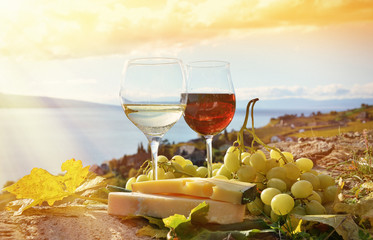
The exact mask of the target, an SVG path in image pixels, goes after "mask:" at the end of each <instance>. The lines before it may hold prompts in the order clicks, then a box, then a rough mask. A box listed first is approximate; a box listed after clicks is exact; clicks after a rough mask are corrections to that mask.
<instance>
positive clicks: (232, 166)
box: [224, 146, 241, 173]
mask: <svg viewBox="0 0 373 240" xmlns="http://www.w3.org/2000/svg"><path fill="white" fill-rule="evenodd" d="M239 154H240V150H239V149H238V148H237V147H234V146H232V147H229V148H228V150H227V152H226V153H225V155H224V165H225V166H226V167H227V169H228V170H229V171H230V172H232V173H235V172H237V170H238V169H239V168H240V166H241V162H240V158H239Z"/></svg>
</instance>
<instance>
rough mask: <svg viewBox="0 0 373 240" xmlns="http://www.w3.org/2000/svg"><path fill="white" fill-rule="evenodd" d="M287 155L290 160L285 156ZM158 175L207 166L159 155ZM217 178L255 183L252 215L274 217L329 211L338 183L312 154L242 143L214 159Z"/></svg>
mask: <svg viewBox="0 0 373 240" xmlns="http://www.w3.org/2000/svg"><path fill="white" fill-rule="evenodd" d="M284 157H285V158H286V161H285V160H284ZM158 164H159V165H158V179H171V178H182V177H207V168H206V167H204V166H197V165H194V164H193V162H192V161H190V160H189V159H185V158H184V157H182V156H179V155H176V156H174V157H172V159H170V160H169V159H167V157H165V156H158ZM212 169H213V178H220V179H226V180H231V181H241V182H249V183H255V184H256V185H257V188H258V196H257V198H256V199H255V200H254V201H253V202H250V203H248V204H247V209H248V211H249V212H250V214H252V215H261V214H265V215H266V216H269V217H270V218H271V219H272V220H273V221H277V220H278V218H279V216H284V215H288V214H290V215H291V214H299V215H314V214H325V213H326V209H325V207H324V205H325V204H326V203H329V202H333V201H334V199H335V198H336V195H337V192H338V187H337V185H336V184H335V180H334V179H333V178H332V177H331V176H329V175H326V174H321V173H319V172H318V171H316V170H314V169H313V162H312V160H310V159H308V158H299V159H297V160H294V158H293V155H292V154H291V153H290V152H281V151H280V150H278V149H276V150H271V151H270V152H269V158H267V157H266V155H265V154H264V152H263V151H261V150H257V151H255V152H253V153H249V152H241V151H240V149H239V148H238V147H235V146H231V147H229V148H228V150H227V152H226V154H225V156H224V163H213V165H212ZM151 179H153V171H152V170H150V169H148V170H147V171H143V173H142V174H140V175H138V176H137V177H132V178H130V179H129V180H128V181H127V184H126V188H127V189H129V190H131V184H132V183H133V182H141V181H149V180H151Z"/></svg>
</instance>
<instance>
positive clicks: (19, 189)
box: [4, 168, 68, 205]
mask: <svg viewBox="0 0 373 240" xmlns="http://www.w3.org/2000/svg"><path fill="white" fill-rule="evenodd" d="M4 190H6V191H8V192H10V193H13V194H15V195H16V197H17V198H18V199H21V198H30V199H34V200H35V201H36V202H37V204H39V201H40V203H42V202H43V201H47V202H48V204H49V205H52V204H53V203H54V202H55V201H57V200H61V199H63V198H64V197H66V196H68V193H67V192H65V185H64V184H63V182H62V181H61V178H60V177H59V176H54V175H52V174H50V173H49V172H48V171H46V170H44V169H42V168H33V169H32V170H31V173H30V174H29V175H26V176H24V177H23V178H21V179H20V180H18V181H17V182H16V183H14V184H13V185H10V186H9V187H6V188H4Z"/></svg>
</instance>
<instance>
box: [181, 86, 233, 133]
mask: <svg viewBox="0 0 373 240" xmlns="http://www.w3.org/2000/svg"><path fill="white" fill-rule="evenodd" d="M235 110H236V97H235V95H234V94H233V93H189V94H188V102H187V106H186V108H185V113H184V119H185V121H186V122H187V124H188V125H189V127H190V128H192V129H193V130H194V131H196V132H197V133H199V134H202V135H215V134H217V133H219V132H221V131H223V130H224V129H225V128H226V127H227V126H228V124H229V123H230V122H231V121H232V119H233V116H234V112H235Z"/></svg>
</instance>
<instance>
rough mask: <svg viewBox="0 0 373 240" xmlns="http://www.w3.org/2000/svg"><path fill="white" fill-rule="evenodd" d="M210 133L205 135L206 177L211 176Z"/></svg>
mask: <svg viewBox="0 0 373 240" xmlns="http://www.w3.org/2000/svg"><path fill="white" fill-rule="evenodd" d="M212 137H213V136H212V135H206V136H205V139H206V155H207V158H206V161H207V177H209V178H211V177H212Z"/></svg>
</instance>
